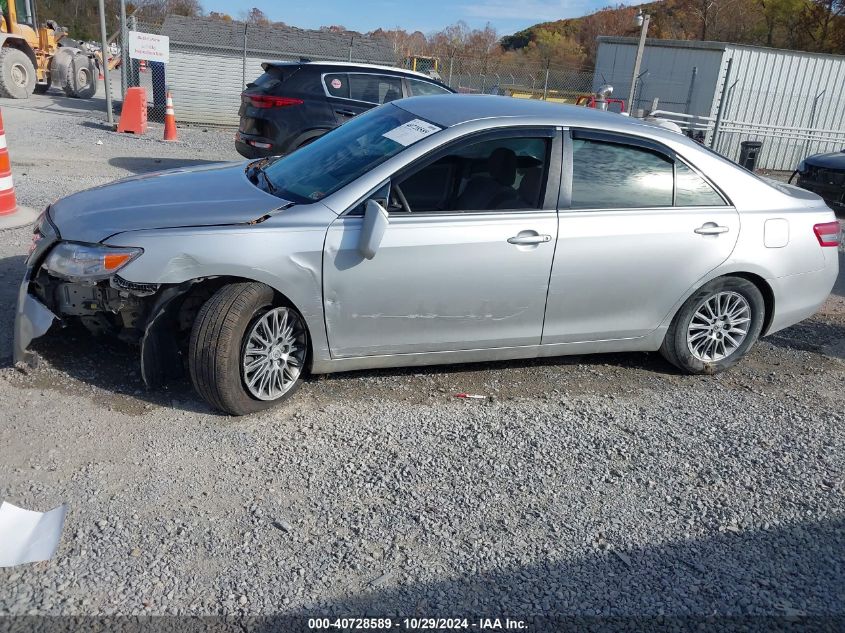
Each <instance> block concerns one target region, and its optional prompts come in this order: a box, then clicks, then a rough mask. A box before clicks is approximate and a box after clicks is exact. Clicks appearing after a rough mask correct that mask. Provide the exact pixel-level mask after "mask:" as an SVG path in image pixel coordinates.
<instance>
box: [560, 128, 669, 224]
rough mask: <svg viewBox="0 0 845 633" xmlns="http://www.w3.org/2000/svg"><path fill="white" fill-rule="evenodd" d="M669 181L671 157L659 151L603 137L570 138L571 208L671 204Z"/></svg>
mask: <svg viewBox="0 0 845 633" xmlns="http://www.w3.org/2000/svg"><path fill="white" fill-rule="evenodd" d="M672 184H673V164H672V160H671V159H670V158H668V157H667V156H664V155H663V154H660V153H658V152H655V151H653V150H650V149H646V148H642V147H634V146H631V145H621V144H618V143H609V142H606V141H598V140H592V139H589V140H588V139H575V140H574V141H573V150H572V208H573V209H608V208H610V209H634V208H644V207H671V206H672Z"/></svg>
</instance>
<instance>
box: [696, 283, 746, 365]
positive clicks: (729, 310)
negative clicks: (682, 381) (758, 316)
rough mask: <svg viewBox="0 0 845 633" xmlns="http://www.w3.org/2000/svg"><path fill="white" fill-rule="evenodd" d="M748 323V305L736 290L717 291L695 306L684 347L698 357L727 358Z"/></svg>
mask: <svg viewBox="0 0 845 633" xmlns="http://www.w3.org/2000/svg"><path fill="white" fill-rule="evenodd" d="M750 326H751V306H750V305H749V304H748V301H747V300H746V298H745V297H744V296H742V295H741V294H739V293H738V292H731V291H725V292H717V293H716V294H713V295H710V296H709V297H707V298H706V299H705V300H704V301H702V302H701V304H699V306H698V308H696V310H695V313H694V314H693V316H692V319H691V320H690V324H689V327H688V328H687V346H688V347H689V351H690V353H691V354H692V355H693V356H695V357H696V358H697V359H698V360H700V361H704V362H714V361H719V360H723V359H725V358H727V357H728V356H730V355H731V354H733V353H734V352H736V350H738V349H739V347H740V346H741V345H742V342H743V341H744V340H745V337H746V336H747V335H748V329H749V327H750Z"/></svg>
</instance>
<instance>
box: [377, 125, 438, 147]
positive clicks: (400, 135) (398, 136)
mask: <svg viewBox="0 0 845 633" xmlns="http://www.w3.org/2000/svg"><path fill="white" fill-rule="evenodd" d="M441 129H443V128H439V127H437V126H436V125H432V124H431V123H429V122H428V121H423V120H422V119H412V120H411V121H408V122H407V123H403V124H402V125H400V126H398V127H395V128H393V129H392V130H390V131H389V132H385V133H384V134H382V136H383V137H385V138H389V139H390V140H391V141H396V142H397V143H399V144H400V145H404V146H405V147H408V145H413V144H414V143H416V142H417V141H419V140H420V139H422V138H425V137H426V136H428V135H429V134H434V133H435V132H439V131H440V130H441Z"/></svg>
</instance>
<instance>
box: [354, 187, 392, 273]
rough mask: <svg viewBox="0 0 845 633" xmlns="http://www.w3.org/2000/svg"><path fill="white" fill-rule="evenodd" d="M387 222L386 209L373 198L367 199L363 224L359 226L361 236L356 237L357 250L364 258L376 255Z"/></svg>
mask: <svg viewBox="0 0 845 633" xmlns="http://www.w3.org/2000/svg"><path fill="white" fill-rule="evenodd" d="M388 224H389V221H388V215H387V211H386V210H385V208H384V207H383V206H381V205H380V204H379V203H378V202H376V201H375V200H367V208H366V210H365V211H364V224H363V225H362V226H361V236H360V238H359V239H358V251H359V252H360V253H361V255H363V256H364V257H365V258H366V259H372V258H373V257H375V256H376V251H377V250H378V247H379V245H380V244H381V240H382V238H383V237H384V232H385V231H386V230H387V225H388Z"/></svg>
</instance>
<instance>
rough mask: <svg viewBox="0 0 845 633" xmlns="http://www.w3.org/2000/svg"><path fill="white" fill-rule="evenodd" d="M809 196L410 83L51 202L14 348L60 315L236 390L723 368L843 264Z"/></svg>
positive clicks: (224, 395) (725, 164) (829, 223)
mask: <svg viewBox="0 0 845 633" xmlns="http://www.w3.org/2000/svg"><path fill="white" fill-rule="evenodd" d="M838 242H839V225H838V224H837V222H836V219H835V217H834V214H833V212H832V211H831V210H830V209H828V208H827V207H826V206H825V204H824V202H823V201H822V199H821V198H819V197H818V196H816V195H814V194H812V193H809V192H807V191H803V190H801V189H797V188H795V187H791V186H788V185H780V184H776V183H773V182H768V181H765V180H762V179H760V178H758V177H757V176H755V175H754V174H752V173H750V172H748V171H745V170H743V169H741V168H740V167H738V166H737V165H735V164H733V163H731V162H729V161H727V160H725V159H724V158H722V157H720V156H718V155H717V154H714V153H712V152H710V151H709V150H707V149H706V148H704V147H702V146H701V145H698V144H696V143H694V142H693V141H691V140H689V139H687V138H686V137H684V136H682V135H680V134H677V133H674V132H671V131H668V130H664V129H661V128H659V127H657V126H654V125H650V124H648V123H644V122H640V121H636V120H631V119H628V118H626V117H623V116H620V115H616V114H612V113H607V112H600V111H595V110H588V109H584V108H575V107H568V106H559V105H554V104H547V103H542V102H532V101H522V100H518V99H510V98H507V97H494V96H461V95H447V96H442V97H438V96H435V97H425V98H413V99H406V100H403V101H399V102H393V103H391V104H388V105H385V106H382V107H379V108H377V109H375V110H372V111H370V112H368V113H366V114H363V115H361V116H359V117H356V118H355V119H354V120H352V121H351V122H349V123H347V124H346V125H344V126H342V127H340V128H338V129H336V130H334V131H333V132H331V133H329V134H327V135H325V136H324V137H322V138H321V139H319V140H318V141H316V142H314V143H313V144H311V145H308V146H307V147H304V148H302V149H300V150H298V151H296V152H294V153H293V154H290V155H288V156H285V157H283V158H271V159H262V160H259V161H255V162H250V163H243V164H242V163H235V164H232V163H227V164H216V165H212V166H206V167H199V168H195V169H182V170H173V171H165V172H161V173H157V174H150V175H145V176H140V177H135V178H129V179H127V180H122V181H119V182H116V183H113V184H111V185H107V186H104V187H98V188H96V189H91V190H89V191H84V192H81V193H77V194H74V195H72V196H69V197H67V198H64V199H63V200H59V201H58V202H56V203H54V204H53V205H51V206H50V207H49V208H48V209H47V210H46V212H45V213H44V215H43V217H42V219H41V221H40V223H39V225H38V228H37V230H36V232H35V235H34V239H33V246H32V250H31V253H30V255H29V259H28V262H27V271H26V276H25V279H24V282H23V284H22V286H21V290H20V296H19V305H18V311H17V320H16V327H15V358H16V361H26V360H28V359H30V357H31V354H32V353H31V352H28V351H27V348H28V346H29V344H30V342H31V340H32V339H33V338H35V337H38V336H41V335H43V334H44V333H45V332H46V331H47V330H48V329H49V328H50V326H51V324H53V323H54V322H55V321H56V320H76V321H79V322H81V323H82V324H83V325H85V326H86V327H87V328H89V329H90V330H91V331H93V332H95V333H101V332H111V333H114V334H116V335H118V336H120V337H121V338H123V339H125V340H127V341H130V342H134V343H137V344H139V346H140V356H141V368H142V375H143V378H144V380H145V382H146V383H147V385H148V386H149V387H150V388H155V387H157V386H159V385H161V384H162V383H163V382H164V381H165V380H168V379H170V378H172V377H174V376H178V375H179V374H180V372H181V370H182V368H183V367H186V368H187V371H188V372H189V373H190V377H191V380H192V381H193V384H194V386H195V387H196V390H197V391H198V392H199V394H200V395H201V396H202V397H203V398H205V399H206V400H207V401H208V402H209V403H210V404H211V405H212V406H214V407H216V408H218V409H221V410H223V411H226V412H228V413H231V414H245V413H250V412H254V411H259V410H262V409H264V408H266V407H269V406H271V405H273V404H275V403H278V402H279V401H281V400H283V399H284V398H286V397H289V396H290V395H291V394H292V393H293V392H294V390H295V389H296V387H297V385H298V384H299V383H300V382H301V379H302V376H303V375H304V374H305V373H306V372H311V373H315V374H316V373H327V372H337V371H347V370H354V369H364V368H374V367H400V366H411V365H431V364H439V363H463V362H472V361H483V360H500V359H512V358H534V357H542V356H558V355H565V354H584V353H593V352H619V351H654V350H660V351H661V353H662V354H663V355H664V356H665V357H666V358H667V359H668V360H669V361H670V362H671V363H673V364H674V365H675V366H677V367H678V368H680V369H681V370H683V371H685V372H690V373H699V374H709V373H716V372H720V371H722V370H725V369H727V368H728V367H730V366H731V365H733V364H734V363H736V362H737V361H738V360H739V359H740V358H741V357H742V356H743V355H744V354H746V353H747V352H748V350H749V349H750V348H751V346H752V345H753V344H754V342H755V341H756V340H757V338H758V337H759V336H762V335H766V334H771V333H772V332H776V331H777V330H780V329H782V328H785V327H787V326H789V325H792V324H794V323H797V322H798V321H800V320H802V319H805V318H807V317H809V316H810V315H812V314H813V313H814V312H815V311H816V310H817V309H818V308H819V306H820V305H821V304H822V303H823V302H824V300H825V298H826V297H827V296H828V293H829V292H830V290H831V288H832V286H833V284H834V280H835V279H836V276H837V272H838V259H837V248H836V246H837V244H838Z"/></svg>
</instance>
